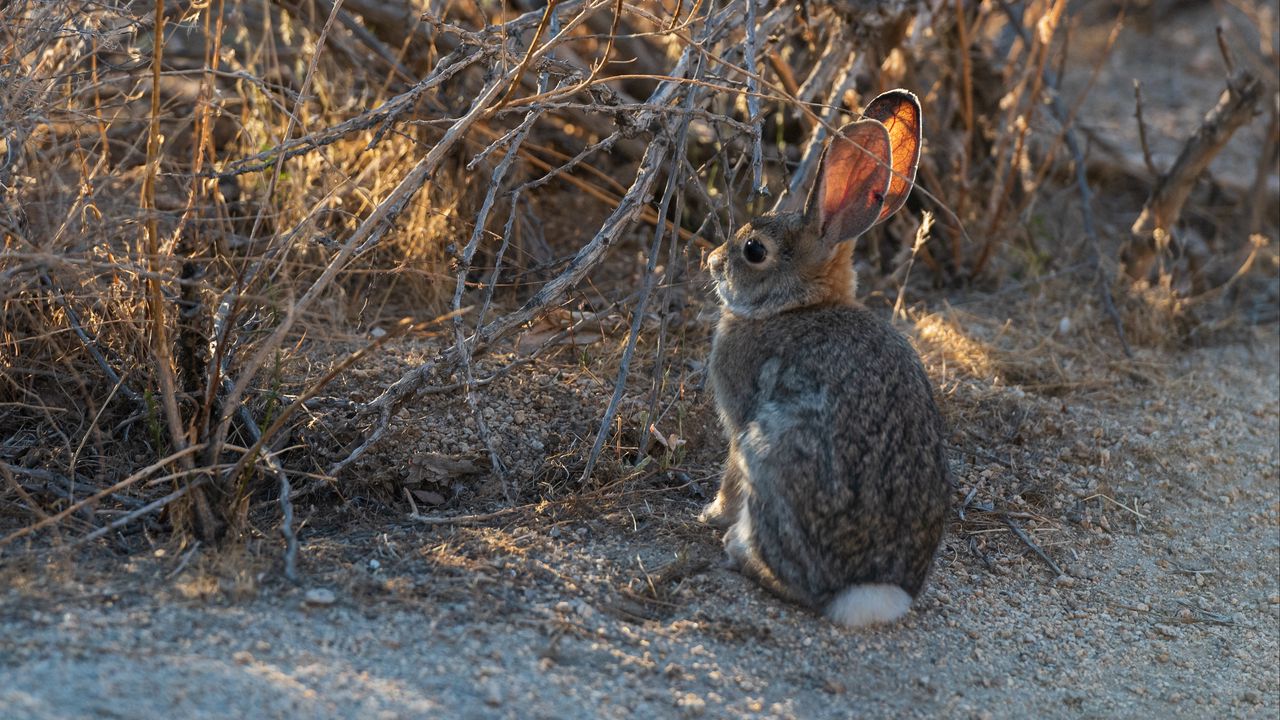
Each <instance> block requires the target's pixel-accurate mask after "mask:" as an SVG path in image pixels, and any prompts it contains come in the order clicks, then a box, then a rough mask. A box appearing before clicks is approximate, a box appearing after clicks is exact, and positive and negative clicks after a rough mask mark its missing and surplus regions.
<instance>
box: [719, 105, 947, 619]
mask: <svg viewBox="0 0 1280 720" xmlns="http://www.w3.org/2000/svg"><path fill="white" fill-rule="evenodd" d="M920 124H921V118H920V104H919V102H918V101H917V100H916V98H915V96H914V95H912V94H911V93H909V92H907V91H905V90H894V91H891V92H888V93H885V94H883V95H881V96H879V97H878V98H876V99H875V100H874V101H873V102H872V103H871V104H870V105H869V106H867V109H866V119H863V120H860V121H858V122H854V123H850V124H848V125H846V126H844V127H843V128H841V130H840V137H836V138H835V139H834V140H833V141H832V142H831V144H830V145H829V146H828V147H827V150H826V152H825V154H824V155H823V161H822V167H821V170H820V176H819V178H818V182H817V186H816V187H815V188H814V190H813V191H812V192H811V193H810V194H809V199H808V202H807V204H806V208H805V210H804V212H803V213H778V214H768V215H764V216H762V217H758V218H756V219H754V220H752V221H751V222H749V223H747V224H746V225H745V226H743V227H742V228H741V229H740V230H739V231H738V232H737V234H736V235H735V236H734V237H733V239H732V240H730V241H728V242H726V243H724V244H723V245H721V246H720V247H719V248H716V250H715V251H714V252H712V253H711V255H710V256H709V258H708V266H709V268H710V270H711V276H712V277H713V278H714V279H715V281H716V290H717V292H718V293H719V295H720V298H721V300H722V301H723V303H724V307H723V309H722V310H721V314H720V323H719V326H718V327H717V330H716V334H715V340H714V343H713V345H712V350H711V361H710V372H711V382H712V387H713V389H714V391H715V397H716V405H717V406H718V408H719V411H720V417H721V420H722V422H723V423H724V428H725V431H726V433H727V434H728V437H729V457H728V460H727V462H726V463H725V470H724V479H723V482H722V484H721V487H720V492H719V494H718V495H717V497H716V500H715V502H713V503H711V504H710V505H708V506H707V508H706V510H705V511H704V512H703V515H702V519H703V520H705V521H707V522H709V523H711V524H713V525H716V526H717V527H722V528H723V527H728V528H729V529H728V532H727V533H726V535H725V538H724V546H725V550H726V551H727V553H728V557H729V560H730V562H731V564H733V565H734V566H736V567H737V568H738V569H739V570H741V571H742V572H743V573H744V574H746V575H748V576H750V577H752V578H754V579H755V580H756V581H758V582H759V583H760V584H761V585H763V586H764V587H766V588H768V589H769V590H771V591H773V592H775V593H777V594H778V595H781V596H782V597H784V598H787V599H789V600H792V601H794V602H797V603H799V604H801V605H805V606H807V607H810V608H813V609H815V610H819V611H821V612H822V613H824V614H825V615H826V616H827V617H828V618H830V619H832V620H834V621H835V622H838V623H841V624H844V625H849V626H856V625H864V624H869V623H877V622H891V621H893V620H896V619H897V618H899V617H901V616H902V615H903V614H905V613H906V612H907V610H908V609H909V608H910V605H911V601H912V599H913V598H914V597H915V596H916V595H917V594H918V593H919V592H920V589H921V587H922V586H923V585H924V580H925V575H926V574H927V573H928V571H929V566H930V565H931V564H932V561H933V555H934V552H935V550H937V547H938V543H939V541H940V540H941V538H942V528H943V523H944V519H945V517H946V514H947V506H948V502H949V496H950V486H949V482H948V479H947V466H946V459H945V457H944V454H943V428H942V419H941V417H940V416H939V414H938V409H937V406H936V405H935V404H934V400H933V391H932V389H931V387H930V385H929V379H928V377H927V376H926V375H925V373H924V368H923V367H922V366H921V364H920V360H919V358H918V357H917V356H916V353H915V351H914V350H912V348H911V345H910V344H908V343H907V341H906V340H905V339H904V338H903V337H902V336H901V335H899V334H898V333H897V332H896V331H895V330H894V329H893V328H892V327H891V326H890V325H889V324H888V323H887V322H886V321H884V320H882V319H880V318H879V317H877V316H876V315H875V314H873V313H872V312H871V311H869V310H867V309H866V308H865V307H863V306H862V305H861V304H859V303H858V302H857V301H856V300H855V299H854V287H855V277H854V271H853V263H852V256H853V240H854V238H856V237H857V236H859V235H861V234H862V233H864V232H866V231H867V229H869V228H870V227H872V226H873V225H875V224H876V223H878V222H881V221H883V220H884V219H886V218H887V217H889V216H890V215H892V214H893V213H894V212H896V211H897V210H898V209H899V208H900V207H902V204H903V202H904V201H905V200H906V198H907V195H908V194H909V193H910V192H911V188H912V186H913V184H914V180H915V173H916V166H917V164H918V163H919V158H920Z"/></svg>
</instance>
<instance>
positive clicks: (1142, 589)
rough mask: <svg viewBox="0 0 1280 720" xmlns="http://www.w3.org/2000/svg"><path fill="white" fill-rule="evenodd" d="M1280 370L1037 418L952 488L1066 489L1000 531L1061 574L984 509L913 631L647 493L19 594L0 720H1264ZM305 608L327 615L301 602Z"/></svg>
mask: <svg viewBox="0 0 1280 720" xmlns="http://www.w3.org/2000/svg"><path fill="white" fill-rule="evenodd" d="M1278 358H1280V342H1278V339H1277V334H1276V331H1275V329H1274V328H1269V329H1265V330H1259V331H1256V332H1255V333H1253V334H1252V335H1251V336H1250V337H1248V338H1244V339H1243V341H1242V342H1239V343H1233V344H1228V345H1221V346H1216V347H1207V348H1201V349H1196V350H1191V351H1186V352H1182V353H1177V354H1174V355H1172V356H1170V357H1169V358H1168V360H1167V362H1166V363H1165V364H1164V365H1162V366H1159V367H1158V368H1157V371H1158V372H1159V373H1161V375H1162V377H1163V379H1164V380H1163V382H1162V387H1163V389H1162V391H1161V392H1160V394H1159V395H1158V396H1152V395H1146V394H1142V393H1139V392H1124V393H1113V394H1102V395H1099V394H1096V393H1095V394H1093V395H1089V394H1084V393H1082V394H1080V396H1079V397H1073V396H1072V395H1071V394H1067V395H1065V396H1060V397H1056V398H1052V399H1036V398H1032V397H1031V396H1028V395H1023V397H1022V400H1021V402H1022V404H1023V406H1024V407H1026V408H1029V409H1028V410H1027V412H1026V415H1027V416H1028V417H1031V418H1033V420H1029V421H1027V422H1043V420H1044V419H1045V418H1049V419H1052V417H1053V416H1054V415H1055V414H1066V415H1069V416H1070V417H1071V418H1072V420H1071V421H1069V422H1067V421H1064V422H1063V425H1062V427H1063V431H1062V435H1061V439H1060V440H1059V441H1057V442H1054V443H1052V444H1048V443H1042V442H1039V441H1033V442H1029V443H1025V446H1024V447H1022V448H1018V447H1017V446H1016V443H1013V444H1005V443H1001V444H998V445H997V446H996V447H994V448H992V450H991V453H990V454H991V455H992V457H993V458H1004V459H1006V460H1007V464H1004V463H1000V462H994V461H986V460H981V459H979V460H974V461H973V462H968V461H966V457H965V455H964V454H963V453H959V454H957V455H956V456H955V457H954V458H953V465H954V467H955V469H956V471H957V479H958V484H959V485H961V494H964V488H965V487H979V486H981V483H982V481H983V480H984V479H999V478H1005V481H1004V485H1003V486H1004V487H1015V488H1016V487H1017V485H1018V483H1019V482H1023V481H1026V482H1027V483H1028V484H1029V486H1030V485H1035V484H1036V483H1034V482H1031V481H1032V480H1034V479H1035V478H1037V477H1041V474H1040V471H1044V472H1045V474H1044V475H1043V476H1044V477H1049V476H1052V480H1053V482H1054V483H1056V484H1055V485H1053V487H1058V488H1060V490H1059V491H1056V492H1057V494H1055V495H1054V496H1053V497H1051V498H1043V499H1040V500H1037V501H1036V504H1035V507H1034V508H1031V507H1030V505H1029V506H1028V508H1029V509H1030V510H1031V511H1030V512H1027V513H1023V514H1019V513H1018V512H1016V510H1017V508H1016V505H1017V503H1018V502H1019V501H1018V500H1017V499H1013V500H1010V501H1009V504H1010V506H1009V508H1008V510H1007V515H1001V517H1006V516H1007V517H1012V518H1015V521H1017V520H1016V519H1017V518H1023V519H1022V520H1021V521H1020V522H1021V523H1023V524H1025V526H1026V527H1027V528H1028V529H1029V530H1031V535H1032V536H1033V537H1034V538H1035V539H1036V541H1037V543H1038V545H1039V546H1041V547H1042V548H1043V550H1044V552H1045V553H1046V555H1048V557H1049V558H1050V559H1051V560H1053V561H1054V562H1055V563H1056V564H1058V565H1059V566H1060V567H1061V569H1062V570H1063V574H1062V575H1061V576H1055V574H1056V571H1053V570H1050V569H1049V566H1048V564H1047V563H1046V562H1045V560H1043V559H1041V558H1039V557H1038V556H1037V555H1036V554H1035V553H1033V552H1031V551H1030V550H1029V546H1026V545H1023V544H1020V543H1019V542H1018V541H1017V540H1016V538H1014V537H1013V535H1012V534H1011V532H1010V531H1009V530H1008V529H1007V526H1002V525H1001V523H999V522H992V523H989V524H988V525H989V527H985V526H983V525H981V524H980V523H978V522H977V521H976V520H975V519H974V516H975V515H982V514H983V511H982V510H981V508H979V507H976V506H975V505H971V506H970V507H969V508H968V509H967V514H966V518H967V519H966V521H964V522H961V521H959V519H958V518H957V519H956V522H955V523H954V524H953V528H952V530H951V532H950V533H949V535H948V538H947V540H946V541H945V545H944V548H943V550H942V552H941V553H940V556H939V560H938V567H937V570H936V572H935V574H934V576H933V580H932V585H931V586H930V588H929V589H928V591H927V592H926V593H925V594H924V595H923V596H922V597H921V599H920V600H919V601H918V603H917V607H916V610H915V612H913V613H912V614H911V615H910V616H909V617H908V619H906V620H905V621H903V622H902V623H900V624H898V625H895V626H891V627H886V628H882V629H875V630H862V631H849V630H844V629H840V628H836V627H834V626H832V625H830V624H829V623H827V622H826V621H825V620H822V619H821V618H817V617H814V616H812V615H810V614H808V613H806V612H803V611H801V610H798V609H796V608H794V607H790V606H787V605H785V604H783V603H781V602H779V601H777V600H775V599H773V598H771V597H769V596H767V595H765V594H764V593H762V592H761V591H760V590H759V589H757V588H756V587H754V586H752V585H750V584H749V583H747V582H746V581H744V580H743V579H742V578H741V577H739V576H737V575H735V574H733V573H731V572H728V571H726V570H722V569H719V568H718V567H717V566H716V564H715V560H716V557H717V552H718V545H717V541H716V538H715V536H714V533H712V532H711V531H710V530H708V529H705V528H701V527H699V526H697V525H696V524H694V523H693V522H692V521H691V518H692V517H693V516H694V515H695V514H696V510H697V500H696V499H693V498H691V497H690V493H689V492H688V491H687V490H667V491H663V489H662V488H660V487H654V486H653V485H652V484H650V485H649V486H646V487H645V488H643V489H641V490H639V491H636V492H633V493H631V494H630V495H629V500H628V501H626V502H622V503H613V504H608V505H605V506H602V507H600V508H591V507H580V506H574V507H567V506H566V507H560V508H559V509H557V508H555V507H552V508H551V509H546V510H544V511H542V512H526V513H522V514H517V515H516V516H513V518H515V519H513V520H512V521H510V522H504V521H503V520H502V519H501V518H499V519H495V520H494V521H491V522H489V523H486V524H484V525H482V526H450V527H443V526H432V527H422V526H420V525H414V524H412V523H407V522H404V521H402V520H399V519H385V518H384V519H383V520H382V521H381V522H380V523H379V524H378V525H379V526H377V527H369V528H367V529H362V530H359V531H356V532H347V533H344V534H342V535H333V534H325V533H317V534H316V535H315V536H314V537H311V538H310V539H309V540H308V542H307V543H306V547H305V550H304V558H305V559H306V562H305V563H304V572H305V578H306V581H305V583H304V587H301V588H295V587H293V586H290V585H288V584H286V583H283V582H281V581H279V580H276V579H274V578H275V577H276V575H275V573H274V572H273V571H272V568H270V567H263V568H260V569H257V570H255V569H253V567H252V566H253V563H252V562H251V561H244V562H239V563H237V561H235V560H234V559H231V560H228V559H225V558H223V559H222V560H220V561H219V562H221V563H223V564H222V565H213V564H208V563H204V564H202V563H201V562H199V561H197V562H194V563H190V564H184V563H183V562H182V558H180V557H160V558H147V559H143V560H133V561H130V562H128V563H127V564H126V565H125V568H124V571H123V572H122V571H121V570H120V569H119V568H118V567H117V568H116V570H115V571H114V572H102V573H95V572H93V571H91V570H90V569H89V567H88V566H83V565H77V566H69V565H68V564H67V563H64V562H58V561H50V562H49V564H47V565H44V566H38V567H31V568H29V569H28V571H27V572H25V573H19V574H18V575H17V577H18V578H19V580H17V581H14V582H13V585H12V586H11V587H9V588H7V589H6V590H5V591H4V594H3V595H2V596H0V678H2V680H0V707H3V708H5V710H4V713H3V714H4V716H5V717H7V718H14V719H15V720H16V719H18V718H80V717H119V718H151V717H191V718H224V717H225V718H230V717H344V718H345V717H350V718H370V717H378V718H383V717H385V718H413V717H476V718H489V717H511V718H515V717H539V718H543V717H545V718H563V717H681V716H683V717H698V716H706V717H729V716H733V717H795V718H838V717H852V716H862V715H870V716H885V715H894V716H911V717H915V716H936V715H946V716H955V717H1025V716H1031V715H1035V716H1073V717H1153V716H1161V717H1165V716H1169V717H1227V716H1232V717H1275V716H1276V713H1277V712H1278V711H1280V681H1278V676H1277V668H1278V667H1280V581H1278V580H1277V577H1280V576H1278V574H1277V571H1278V569H1280V495H1278V492H1280V484H1278V475H1277V473H1278V468H1280V457H1278V456H1277V438H1280V417H1278V415H1277V412H1278V408H1280V397H1278V394H1280V367H1278ZM1004 392H1006V393H1009V394H1011V395H1012V396H1015V397H1016V396H1018V395H1019V394H1020V393H1021V390H1020V389H1018V388H1016V387H1010V388H1007V389H1006V390H1005V391H1004ZM944 402H945V398H944ZM957 402H958V401H957ZM1037 417H1038V418H1040V420H1034V418H1037ZM969 459H970V460H972V458H971V457H970V458H969ZM1024 495H1025V496H1026V497H1028V498H1033V499H1034V497H1035V496H1034V494H1033V493H1032V492H1031V491H1027V492H1025V493H1024ZM1102 495H1105V496H1106V497H1105V498H1102V497H1100V496H1102ZM1013 497H1014V498H1017V497H1019V496H1017V495H1015V496H1013ZM1028 502H1030V501H1028ZM587 505H590V503H587ZM1119 505H1124V506H1125V508H1123V509H1122V508H1121V507H1119ZM998 510H999V509H998V508H997V511H995V512H990V513H986V515H988V516H991V517H995V516H996V515H997V514H999V512H998ZM1002 528H1003V529H1002ZM997 535H998V536H999V537H1000V543H996V542H995V539H996V538H995V536H997ZM304 538H305V536H304ZM989 538H990V540H991V542H988V539H989ZM979 541H980V542H979ZM211 562H212V561H211ZM229 568H235V569H229ZM10 577H13V575H12V574H11V575H10ZM24 578H25V579H24ZM317 588H323V589H326V590H331V591H332V592H333V602H332V604H308V603H307V602H306V599H305V598H306V593H307V591H308V590H315V589H317ZM320 599H321V600H325V598H320Z"/></svg>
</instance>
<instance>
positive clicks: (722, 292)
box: [716, 278, 763, 318]
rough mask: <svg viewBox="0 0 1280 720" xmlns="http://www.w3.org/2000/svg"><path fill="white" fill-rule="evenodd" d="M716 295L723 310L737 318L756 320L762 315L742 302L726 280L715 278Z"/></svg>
mask: <svg viewBox="0 0 1280 720" xmlns="http://www.w3.org/2000/svg"><path fill="white" fill-rule="evenodd" d="M716 295H718V296H719V297H720V304H721V305H722V306H724V309H725V310H728V311H729V312H730V313H732V314H734V315H737V316H738V317H742V318H756V317H760V316H761V315H762V314H763V313H761V312H760V309H759V308H756V307H754V306H753V305H752V304H751V303H747V302H743V298H742V297H740V295H739V293H737V292H734V289H733V286H732V285H731V284H730V283H729V279H728V278H716Z"/></svg>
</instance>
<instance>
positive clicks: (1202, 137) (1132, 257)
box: [1123, 49, 1263, 279]
mask: <svg viewBox="0 0 1280 720" xmlns="http://www.w3.org/2000/svg"><path fill="white" fill-rule="evenodd" d="M1224 52H1225V49H1224ZM1225 57H1228V58H1229V56H1225ZM1227 64H1228V65H1229V66H1230V65H1231V64H1232V63H1231V62H1230V60H1229V59H1227ZM1262 92H1263V85H1262V83H1261V81H1259V80H1258V78H1257V77H1255V76H1254V75H1253V74H1252V73H1251V72H1249V70H1247V69H1244V68H1242V69H1240V70H1239V71H1237V72H1236V74H1235V75H1232V76H1231V77H1230V78H1228V79H1227V88H1226V89H1225V90H1223V91H1222V95H1221V96H1219V98H1218V103H1217V105H1215V106H1214V107H1213V109H1212V110H1210V111H1209V112H1208V114H1206V115H1205V116H1204V119H1203V120H1202V121H1201V122H1200V126H1199V127H1198V128H1196V131H1195V133H1194V134H1192V135H1191V137H1190V138H1188V139H1187V142H1186V144H1185V145H1183V147H1182V152H1180V153H1178V158H1177V159H1176V160H1174V162H1173V165H1172V166H1170V167H1169V170H1168V171H1167V172H1165V173H1164V174H1163V175H1160V176H1159V177H1158V178H1157V179H1156V183H1155V186H1154V187H1153V188H1152V189H1151V195H1150V197H1148V198H1147V202H1146V203H1145V204H1144V205H1143V207H1142V212H1141V213H1140V214H1139V215H1138V218H1137V220H1135V221H1134V223H1133V226H1132V227H1131V228H1130V230H1129V232H1130V238H1129V241H1128V243H1127V244H1126V246H1125V251H1124V255H1123V257H1124V259H1125V262H1126V266H1127V267H1126V268H1125V269H1126V271H1127V272H1128V274H1129V276H1130V277H1131V278H1133V279H1140V278H1143V277H1146V276H1147V275H1148V274H1149V272H1150V271H1151V267H1152V264H1153V261H1154V259H1155V257H1156V255H1157V254H1158V250H1159V248H1160V246H1161V245H1163V244H1164V242H1163V241H1164V240H1165V239H1170V240H1172V239H1173V230H1174V227H1175V226H1176V225H1177V222H1178V219H1179V218H1180V217H1181V215H1182V206H1183V205H1184V204H1185V203H1186V201H1187V198H1188V197H1190V195H1191V190H1192V189H1193V188H1194V187H1195V184H1196V181H1197V179H1199V177H1200V175H1201V173H1203V172H1204V170H1205V168H1207V167H1208V166H1209V162H1210V161H1212V160H1213V158H1214V157H1215V156H1216V155H1217V154H1218V152H1219V151H1220V150H1222V148H1223V147H1224V146H1225V145H1226V144H1227V141H1228V140H1230V139H1231V136H1232V135H1233V134H1235V131H1236V130H1238V129H1239V128H1241V127H1242V126H1244V125H1245V124H1246V123H1247V122H1249V121H1250V120H1252V119H1253V114H1254V110H1255V108H1256V107H1257V103H1258V99H1259V98H1260V97H1261V96H1262Z"/></svg>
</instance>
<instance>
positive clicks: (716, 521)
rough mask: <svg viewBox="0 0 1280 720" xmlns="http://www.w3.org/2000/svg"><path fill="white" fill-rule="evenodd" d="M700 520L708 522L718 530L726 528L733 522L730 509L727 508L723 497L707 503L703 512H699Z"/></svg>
mask: <svg viewBox="0 0 1280 720" xmlns="http://www.w3.org/2000/svg"><path fill="white" fill-rule="evenodd" d="M698 522H700V523H706V524H707V525H710V526H711V527H713V528H715V529H717V530H724V529H725V528H727V527H729V526H730V525H731V524H733V518H732V517H730V515H729V511H728V509H727V508H725V504H724V502H723V498H719V497H717V498H716V499H715V500H712V501H711V502H709V503H707V505H706V506H705V507H703V508H702V512H700V513H698Z"/></svg>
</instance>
